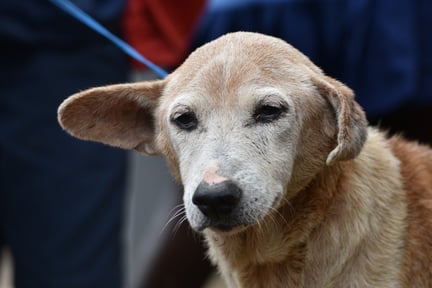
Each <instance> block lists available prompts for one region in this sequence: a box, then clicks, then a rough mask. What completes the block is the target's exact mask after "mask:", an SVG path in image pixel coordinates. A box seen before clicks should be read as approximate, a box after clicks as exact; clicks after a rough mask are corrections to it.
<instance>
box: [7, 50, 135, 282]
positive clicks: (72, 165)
mask: <svg viewBox="0 0 432 288" xmlns="http://www.w3.org/2000/svg"><path fill="white" fill-rule="evenodd" d="M15 52H16V53H15V55H8V57H7V59H5V60H4V61H3V60H2V64H1V65H0V77H1V78H0V79H1V80H0V238H4V240H5V241H6V243H7V244H8V245H9V246H10V248H11V251H12V253H13V257H14V262H15V268H14V269H15V284H16V287H17V288H25V287H32V288H38V287H41V288H50V287H53V288H54V287H55V288H57V287H61V288H69V287H77V288H78V287H79V288H87V287H88V288H95V287H104V288H107V287H108V288H109V287H113V288H114V287H115V288H119V287H121V283H122V273H121V223H122V219H121V217H122V214H123V211H122V208H123V199H124V196H125V195H124V192H125V173H126V171H125V170H126V154H125V151H121V150H118V149H115V148H111V147H107V146H103V145H101V144H96V143H90V142H84V141H80V140H77V139H74V138H72V137H71V136H69V135H68V134H66V133H65V132H64V131H62V129H61V128H60V126H59V124H58V123H57V119H56V110H57V107H58V105H59V104H60V103H61V101H62V100H63V99H65V98H66V97H67V96H69V95H71V94H73V93H75V92H78V91H80V90H83V89H86V88H89V87H92V86H98V85H104V84H111V83H117V82H124V81H126V77H127V71H128V63H127V59H126V58H125V57H124V56H123V55H122V54H121V52H120V51H118V50H117V49H116V48H114V47H112V46H111V45H110V44H108V43H106V44H105V42H104V43H103V44H100V43H93V44H91V45H87V46H84V45H77V47H75V48H74V49H67V48H63V49H54V48H49V49H47V48H44V49H41V48H34V49H32V48H29V47H27V48H22V47H21V48H20V49H17V50H16V51H15ZM1 57H4V55H3V56H1Z"/></svg>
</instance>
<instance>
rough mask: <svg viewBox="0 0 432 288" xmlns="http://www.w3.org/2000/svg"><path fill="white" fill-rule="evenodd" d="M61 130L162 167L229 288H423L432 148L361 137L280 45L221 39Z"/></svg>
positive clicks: (334, 92)
mask: <svg viewBox="0 0 432 288" xmlns="http://www.w3.org/2000/svg"><path fill="white" fill-rule="evenodd" d="M59 120H60V123H61V125H62V126H63V128H64V129H66V130H67V131H68V132H69V133H71V134H72V135H74V136H76V137H78V138H81V139H86V140H93V141H99V142H102V143H106V144H109V145H113V146H117V147H121V148H126V149H135V150H138V151H140V152H143V153H145V154H162V155H164V156H165V157H166V159H167V161H168V163H169V166H170V168H171V170H172V172H173V174H174V176H175V177H176V178H177V179H178V180H179V181H180V182H181V183H182V184H183V185H184V190H185V192H184V205H185V209H186V215H187V217H188V220H189V222H190V224H191V226H192V227H193V228H194V229H195V230H197V231H202V232H203V233H204V235H205V237H206V239H207V242H208V246H209V254H210V257H211V259H212V260H213V261H214V263H216V264H217V265H218V267H219V270H220V272H221V273H222V275H223V277H224V279H225V281H226V283H227V284H228V286H229V287H246V288H251V287H432V152H431V150H429V149H428V148H426V147H423V146H420V145H417V144H415V143H409V142H406V141H404V140H402V139H400V138H397V137H395V138H391V139H387V138H386V136H385V135H383V134H382V133H381V132H379V131H377V130H375V129H372V128H367V122H366V120H365V116H364V113H363V111H362V109H361V108H360V107H359V106H358V104H357V103H356V102H355V101H354V96H353V93H352V91H351V90H350V89H349V88H347V87H346V86H344V85H343V84H342V83H340V82H338V81H336V80H334V79H332V78H330V77H327V76H325V75H324V74H323V73H322V71H321V70H320V69H319V68H317V67H316V66H314V65H313V63H311V62H310V61H309V59H307V58H306V57H305V56H304V55H303V54H301V53H300V52H299V51H297V50H296V49H294V48H293V47H291V46H290V45H289V44H287V43H285V42H283V41H281V40H279V39H276V38H272V37H268V36H264V35H260V34H254V33H245V32H239V33H233V34H228V35H226V36H223V37H221V38H219V39H217V40H215V41H213V42H211V43H209V44H207V45H204V46H203V47H201V48H200V49H198V50H196V51H195V52H194V53H192V54H191V55H190V57H189V58H188V59H187V60H186V61H185V63H184V64H183V65H182V66H180V67H179V68H178V69H177V70H175V71H174V72H173V73H172V74H170V75H169V76H168V77H167V78H166V79H164V80H161V81H153V82H143V83H138V84H123V85H113V86H107V87H99V88H94V89H90V90H87V91H84V92H81V93H78V94H76V95H73V96H72V97H70V98H69V99H67V100H66V101H65V102H64V103H63V104H62V105H61V106H60V108H59Z"/></svg>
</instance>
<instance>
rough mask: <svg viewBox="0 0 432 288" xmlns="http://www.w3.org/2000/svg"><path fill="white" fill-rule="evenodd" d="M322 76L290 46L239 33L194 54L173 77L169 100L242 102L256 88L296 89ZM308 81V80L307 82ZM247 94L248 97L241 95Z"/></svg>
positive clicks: (246, 33) (167, 92)
mask: <svg viewBox="0 0 432 288" xmlns="http://www.w3.org/2000/svg"><path fill="white" fill-rule="evenodd" d="M317 72H318V73H320V70H319V68H317V67H316V66H314V65H313V64H312V63H311V62H310V61H309V59H308V58H307V57H305V56H304V55H303V54H301V53H300V52H299V51H297V50H296V49H295V48H293V47H292V46H290V45H289V44H287V43H286V42H284V41H282V40H280V39H277V38H273V37H270V36H265V35H261V34H256V33H248V32H237V33H232V34H228V35H226V36H223V37H221V38H219V39H217V40H215V41H213V42H210V43H208V44H206V45H204V46H202V47H201V48H199V49H197V50H196V51H195V52H193V53H192V54H191V55H190V56H189V58H188V59H187V60H186V61H185V62H184V63H183V64H182V65H181V66H180V67H179V68H178V69H177V70H176V71H174V72H173V73H172V74H171V75H170V76H169V82H168V85H167V87H166V89H165V92H166V94H168V98H171V99H170V100H172V97H178V96H179V95H192V94H194V95H201V96H202V95H204V96H205V95H209V96H211V99H207V100H206V101H208V100H211V101H213V100H214V101H215V102H219V103H220V100H221V98H222V99H223V100H224V102H226V101H228V102H229V100H230V99H231V100H236V101H238V100H239V98H238V97H232V96H234V95H239V93H240V92H247V90H249V91H250V90H251V88H253V87H271V86H278V85H280V84H281V83H285V84H286V85H289V83H291V84H292V85H293V87H295V86H296V85H298V83H300V82H302V81H303V82H304V81H306V80H307V78H309V77H308V76H307V75H308V74H310V73H317ZM305 79H306V80H305ZM240 94H244V93H240Z"/></svg>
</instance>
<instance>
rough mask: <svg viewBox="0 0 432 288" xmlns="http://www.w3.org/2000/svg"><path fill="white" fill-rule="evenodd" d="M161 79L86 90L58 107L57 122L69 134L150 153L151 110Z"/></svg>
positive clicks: (152, 141) (155, 100)
mask: <svg viewBox="0 0 432 288" xmlns="http://www.w3.org/2000/svg"><path fill="white" fill-rule="evenodd" d="M164 83H165V82H164V81H163V80H160V81H149V82H140V83H131V84H118V85H111V86H104V87H97V88H92V89H88V90H85V91H83V92H80V93H77V94H75V95H72V96H70V97H69V98H67V99H66V100H65V101H64V102H63V103H62V104H61V105H60V107H59V109H58V120H59V122H60V125H61V126H62V127H63V129H65V130H66V131H67V132H69V133H70V134H71V135H72V136H75V137H77V138H80V139H83V140H91V141H97V142H102V143H105V144H108V145H111V146H116V147H120V148H124V149H135V150H137V151H140V152H143V153H146V154H149V155H153V154H157V153H158V151H157V149H156V147H155V144H154V138H155V137H154V136H155V135H154V134H155V120H154V116H153V113H154V111H155V109H156V107H157V105H158V100H159V97H160V95H161V94H162V90H163V87H164Z"/></svg>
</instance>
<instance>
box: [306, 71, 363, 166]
mask: <svg viewBox="0 0 432 288" xmlns="http://www.w3.org/2000/svg"><path fill="white" fill-rule="evenodd" d="M312 81H313V83H314V84H315V86H316V88H317V89H318V91H319V93H320V94H321V95H322V96H323V97H324V98H326V99H327V101H328V102H329V103H330V105H331V106H332V108H333V110H334V114H335V116H336V122H337V126H338V127H337V128H338V132H337V146H336V147H335V148H334V149H333V150H332V151H331V152H330V154H329V155H328V157H327V161H326V163H327V165H331V164H333V163H335V162H337V161H344V160H350V159H353V158H355V157H356V156H357V155H358V154H359V153H360V151H361V149H362V148H363V144H364V142H365V141H366V138H367V120H366V116H365V113H364V111H363V109H362V108H361V107H360V105H358V104H357V102H356V101H355V100H354V93H353V91H352V90H351V89H349V88H348V87H347V86H345V85H344V84H342V83H341V82H339V81H337V80H335V79H333V78H330V77H328V76H322V77H321V76H320V77H314V78H312Z"/></svg>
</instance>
